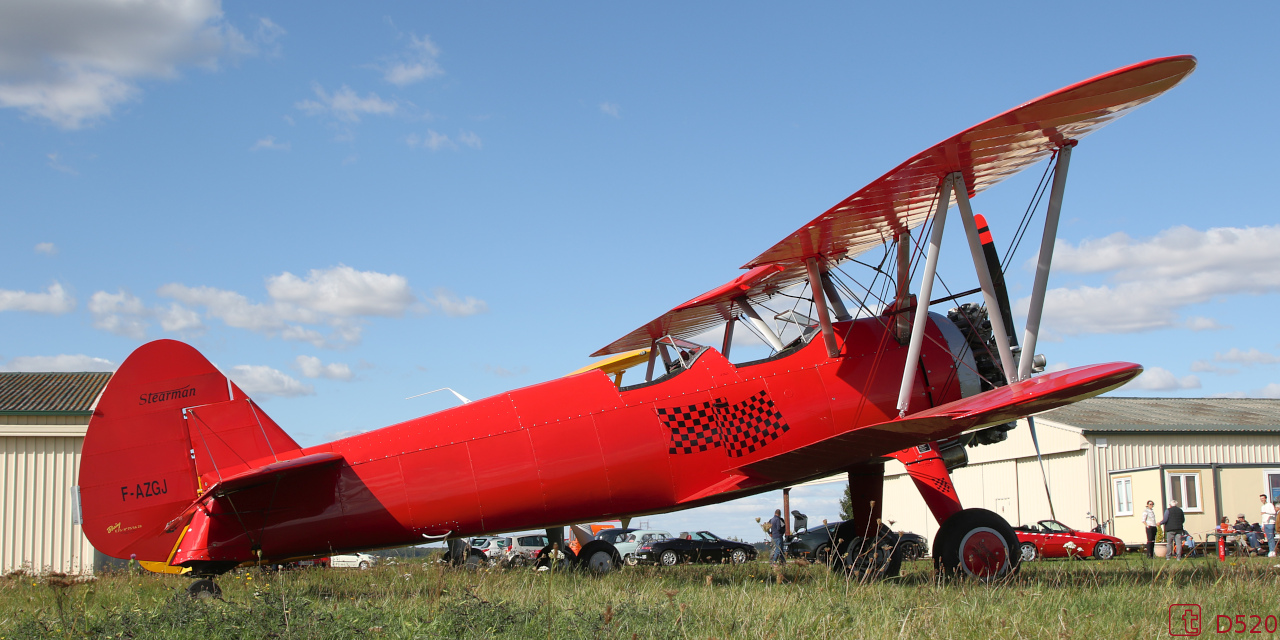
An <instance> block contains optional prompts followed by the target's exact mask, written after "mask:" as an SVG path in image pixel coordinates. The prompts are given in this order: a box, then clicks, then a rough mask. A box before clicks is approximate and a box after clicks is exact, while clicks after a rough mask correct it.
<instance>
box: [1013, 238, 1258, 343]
mask: <svg viewBox="0 0 1280 640" xmlns="http://www.w3.org/2000/svg"><path fill="white" fill-rule="evenodd" d="M1053 261H1054V267H1055V268H1057V269H1058V270H1060V271H1065V272H1071V273H1081V274H1097V273H1106V274H1108V279H1109V280H1111V283H1109V284H1105V285H1102V286H1096V287H1095V286H1080V287H1075V288H1058V289H1052V290H1050V291H1049V293H1048V295H1047V297H1046V299H1045V324H1046V325H1051V326H1052V327H1053V330H1054V331H1056V332H1058V333H1063V334H1068V335H1077V334H1082V333H1129V332H1136V331H1150V330H1155V329H1164V328H1171V327H1176V326H1179V324H1180V321H1179V319H1178V312H1179V310H1180V309H1182V308H1184V307H1186V306H1189V305H1193V304H1199V303H1203V302H1206V301H1208V300H1210V299H1212V298H1214V297H1217V296H1226V295H1235V294H1266V293H1275V292H1277V291H1280V269H1276V268H1275V265H1276V264H1277V263H1280V226H1267V227H1245V228H1225V227H1224V228H1213V229H1209V230H1208V231H1197V230H1195V229H1191V228H1189V227H1184V226H1180V227H1174V228H1172V229H1167V230H1165V231H1162V232H1160V233H1159V234H1157V235H1156V236H1154V237H1151V238H1146V239H1143V240H1140V241H1134V240H1133V239H1131V238H1130V237H1129V236H1127V235H1125V234H1123V233H1117V234H1112V235H1110V236H1107V237H1105V238H1101V239H1097V240H1085V241H1083V242H1081V243H1080V244H1079V245H1072V244H1071V243H1068V242H1059V243H1058V244H1057V245H1056V246H1055V249H1054V260H1053ZM1027 304H1028V299H1026V298H1024V299H1022V300H1019V301H1018V305H1017V306H1018V307H1019V308H1020V309H1021V310H1023V311H1024V312H1025V309H1026V308H1027ZM1186 325H1187V326H1188V327H1189V328H1192V329H1196V330H1201V329H1205V328H1217V326H1216V323H1213V321H1212V320H1208V319H1205V318H1192V319H1190V320H1188V321H1186Z"/></svg>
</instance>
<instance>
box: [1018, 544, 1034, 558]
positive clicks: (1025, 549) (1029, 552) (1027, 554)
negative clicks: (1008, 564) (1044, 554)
mask: <svg viewBox="0 0 1280 640" xmlns="http://www.w3.org/2000/svg"><path fill="white" fill-rule="evenodd" d="M1038 553H1039V552H1038V551H1036V544H1035V543H1034V542H1024V543H1022V546H1020V547H1018V562H1030V561H1032V560H1035V559H1036V555H1037V554H1038Z"/></svg>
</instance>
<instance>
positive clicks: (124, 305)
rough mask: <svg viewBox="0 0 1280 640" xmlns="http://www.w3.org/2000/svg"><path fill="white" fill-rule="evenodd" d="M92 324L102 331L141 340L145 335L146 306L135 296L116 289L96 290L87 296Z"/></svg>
mask: <svg viewBox="0 0 1280 640" xmlns="http://www.w3.org/2000/svg"><path fill="white" fill-rule="evenodd" d="M89 313H90V314H92V315H93V326H94V327H95V328H97V329H102V330H103V331H108V332H110V333H114V334H116V335H118V336H126V337H129V338H134V339H138V340H141V339H143V338H145V337H147V322H146V321H145V320H144V319H143V318H145V317H146V316H147V315H148V310H147V306H146V305H145V304H144V303H143V302H142V300H141V299H140V298H138V297H137V296H134V295H131V294H128V293H125V292H124V291H118V292H117V293H107V292H106V291H97V292H95V293H94V294H93V296H91V297H90V298H89Z"/></svg>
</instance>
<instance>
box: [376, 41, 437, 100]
mask: <svg viewBox="0 0 1280 640" xmlns="http://www.w3.org/2000/svg"><path fill="white" fill-rule="evenodd" d="M409 38H410V44H409V49H408V50H407V51H405V52H404V53H402V54H401V55H400V56H399V57H398V58H396V59H395V60H393V61H391V62H389V63H387V64H386V65H385V67H384V69H383V75H382V77H383V79H385V80H386V81H387V82H390V83H391V84H394V85H396V86H398V87H403V86H405V85H410V84H413V83H415V82H420V81H422V80H426V79H427V78H436V77H439V76H442V75H444V69H442V68H440V63H439V62H437V60H436V58H438V57H440V48H439V47H437V46H436V45H435V43H434V42H432V41H431V38H430V37H429V36H422V38H418V37H417V36H413V35H410V36H409Z"/></svg>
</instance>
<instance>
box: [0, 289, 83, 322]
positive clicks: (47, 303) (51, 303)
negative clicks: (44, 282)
mask: <svg viewBox="0 0 1280 640" xmlns="http://www.w3.org/2000/svg"><path fill="white" fill-rule="evenodd" d="M75 308H76V300H75V298H72V297H71V296H70V295H69V294H67V292H66V291H65V290H64V289H63V288H62V285H61V284H59V283H57V282H55V283H53V284H51V285H49V289H48V292H47V293H29V292H27V291H10V290H8V289H0V311H30V312H32V313H52V314H55V315H59V314H63V313H67V312H69V311H71V310H72V309H75Z"/></svg>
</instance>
